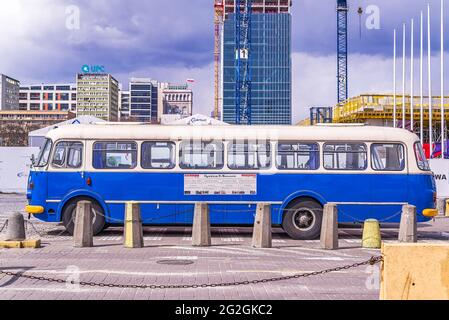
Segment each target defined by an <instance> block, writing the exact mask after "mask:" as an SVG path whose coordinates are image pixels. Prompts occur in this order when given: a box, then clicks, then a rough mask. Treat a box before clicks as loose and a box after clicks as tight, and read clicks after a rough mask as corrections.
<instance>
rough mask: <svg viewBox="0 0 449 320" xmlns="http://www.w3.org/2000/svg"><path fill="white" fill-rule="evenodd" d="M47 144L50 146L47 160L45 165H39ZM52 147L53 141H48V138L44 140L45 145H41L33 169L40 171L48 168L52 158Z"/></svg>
mask: <svg viewBox="0 0 449 320" xmlns="http://www.w3.org/2000/svg"><path fill="white" fill-rule="evenodd" d="M48 144H50V150H49V151H48V159H47V161H46V163H45V164H43V165H40V162H41V160H42V157H43V156H44V151H45V149H46V147H47V145H48ZM54 145H55V144H54V143H53V141H52V140H51V139H49V138H47V139H46V141H45V144H44V145H43V147H42V150H41V152H40V154H39V157H38V159H37V161H36V164H35V165H34V167H35V168H39V169H42V168H48V167H49V165H50V159H51V158H52V157H53V151H54V150H53V147H54Z"/></svg>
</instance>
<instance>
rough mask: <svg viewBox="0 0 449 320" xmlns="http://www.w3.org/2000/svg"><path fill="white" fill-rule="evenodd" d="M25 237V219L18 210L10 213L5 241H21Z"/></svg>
mask: <svg viewBox="0 0 449 320" xmlns="http://www.w3.org/2000/svg"><path fill="white" fill-rule="evenodd" d="M25 239H26V234H25V219H24V218H23V215H22V214H21V213H19V212H16V213H13V214H11V216H9V218H8V229H7V233H6V239H5V240H6V241H23V240H25Z"/></svg>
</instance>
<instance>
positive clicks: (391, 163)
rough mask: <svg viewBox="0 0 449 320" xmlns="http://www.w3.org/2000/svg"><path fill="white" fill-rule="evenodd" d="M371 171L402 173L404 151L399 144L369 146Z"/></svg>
mask: <svg viewBox="0 0 449 320" xmlns="http://www.w3.org/2000/svg"><path fill="white" fill-rule="evenodd" d="M371 157H372V163H373V170H376V171H403V170H404V169H405V150H404V146H403V145H401V144H373V145H372V146H371Z"/></svg>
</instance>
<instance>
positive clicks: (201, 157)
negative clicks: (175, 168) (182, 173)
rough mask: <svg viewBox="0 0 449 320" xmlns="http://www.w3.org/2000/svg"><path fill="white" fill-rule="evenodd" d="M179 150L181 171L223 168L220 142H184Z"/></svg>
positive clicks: (222, 146)
mask: <svg viewBox="0 0 449 320" xmlns="http://www.w3.org/2000/svg"><path fill="white" fill-rule="evenodd" d="M180 148H181V149H180V151H179V158H180V160H179V166H180V167H181V169H222V168H223V166H224V145H223V143H221V142H204V141H184V142H182V143H181V147H180Z"/></svg>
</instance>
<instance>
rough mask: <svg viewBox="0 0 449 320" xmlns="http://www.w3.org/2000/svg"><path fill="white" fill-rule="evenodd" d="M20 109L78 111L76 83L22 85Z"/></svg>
mask: <svg viewBox="0 0 449 320" xmlns="http://www.w3.org/2000/svg"><path fill="white" fill-rule="evenodd" d="M19 109H20V110H23V111H26V110H28V111H53V110H58V111H71V112H76V85H75V84H70V83H69V84H39V85H30V86H28V85H26V86H23V85H22V86H21V87H20V104H19Z"/></svg>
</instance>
